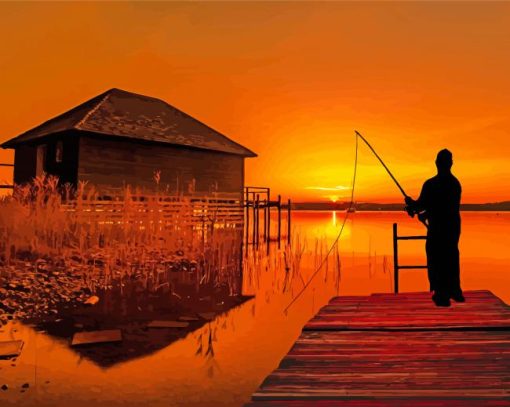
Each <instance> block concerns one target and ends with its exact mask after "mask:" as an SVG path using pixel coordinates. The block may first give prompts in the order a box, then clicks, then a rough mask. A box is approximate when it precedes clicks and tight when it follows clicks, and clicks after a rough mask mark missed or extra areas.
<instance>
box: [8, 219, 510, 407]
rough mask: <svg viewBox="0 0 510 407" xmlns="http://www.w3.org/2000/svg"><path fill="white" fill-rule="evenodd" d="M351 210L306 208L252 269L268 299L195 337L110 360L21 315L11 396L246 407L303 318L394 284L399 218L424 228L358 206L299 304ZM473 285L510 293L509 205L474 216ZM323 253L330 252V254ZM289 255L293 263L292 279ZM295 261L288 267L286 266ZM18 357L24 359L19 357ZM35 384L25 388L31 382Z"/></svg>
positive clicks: (421, 286)
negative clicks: (289, 248)
mask: <svg viewBox="0 0 510 407" xmlns="http://www.w3.org/2000/svg"><path fill="white" fill-rule="evenodd" d="M344 215H345V214H344V213H343V212H336V213H334V212H294V214H293V228H294V244H293V246H294V251H298V252H302V256H301V260H299V256H298V257H296V256H295V255H294V256H290V255H289V254H287V255H286V256H285V257H283V255H282V253H276V250H275V248H273V249H272V255H271V256H270V258H269V260H268V259H264V258H263V257H261V258H260V259H259V260H257V261H258V264H257V266H256V267H255V266H254V264H255V261H254V260H251V261H250V264H251V267H250V268H249V269H248V270H246V271H245V289H244V290H245V293H246V294H256V297H255V298H254V299H252V300H250V301H248V302H246V303H244V304H243V305H241V306H239V307H237V308H235V309H232V310H230V311H229V312H228V313H226V314H224V315H221V316H219V317H218V318H216V319H215V320H214V321H212V322H211V323H210V324H207V325H205V326H204V327H202V328H200V329H199V330H197V331H195V332H193V333H191V334H189V335H188V336H186V337H185V338H184V339H181V340H178V341H176V342H174V343H170V344H169V345H168V346H167V347H165V348H163V349H161V350H159V351H157V352H156V353H153V354H150V355H148V356H144V357H139V358H134V359H132V360H129V361H125V362H122V363H119V364H116V365H114V366H112V367H109V368H102V367H100V366H98V365H96V364H95V363H94V362H92V361H90V360H88V359H85V358H82V357H80V355H79V354H78V353H76V352H75V351H74V350H73V349H71V348H70V347H69V345H68V342H67V341H65V340H62V339H57V338H55V337H52V336H49V335H47V334H45V333H42V332H36V331H35V330H34V329H33V328H31V327H29V326H25V325H22V324H19V323H15V324H10V325H7V326H5V327H3V329H2V331H1V332H0V340H11V339H23V340H24V341H25V346H24V348H23V352H22V354H21V356H20V357H19V358H18V359H17V360H16V361H15V362H14V363H13V362H12V361H4V360H0V386H1V385H2V384H4V383H5V384H7V385H8V386H9V390H7V391H0V405H2V406H4V405H19V406H70V405H72V406H87V407H89V406H91V405H93V406H95V407H100V406H138V405H147V406H166V407H167V406H241V405H242V404H243V403H245V402H247V401H249V399H250V395H251V393H252V392H253V391H254V390H255V389H256V388H257V387H258V386H259V384H260V383H261V381H262V380H263V379H264V377H265V376H267V374H269V373H270V372H271V371H272V370H273V369H274V368H276V366H277V365H278V363H279V361H280V360H281V358H282V357H283V356H284V355H285V354H286V353H287V351H288V350H289V348H290V346H291V345H292V343H293V342H294V341H295V340H296V338H297V337H298V336H299V334H300V331H301V328H302V326H303V325H304V324H305V323H306V321H307V320H309V319H310V318H311V317H312V315H313V314H314V313H315V312H316V311H317V310H318V308H320V307H321V306H322V305H324V304H326V303H327V302H328V300H329V299H330V298H331V297H332V296H335V295H337V294H339V295H364V294H370V293H373V292H390V291H392V289H393V273H392V271H393V255H392V253H393V252H392V224H393V222H398V224H399V231H400V233H401V234H412V235H416V234H418V235H421V234H424V229H423V226H422V225H421V224H420V223H419V222H418V221H416V220H413V219H410V218H409V217H407V215H405V214H403V213H395V212H387V213H380V212H377V213H375V212H374V213H370V212H358V213H355V214H351V215H350V217H349V220H348V222H347V224H346V227H345V229H344V233H343V235H342V238H341V240H340V246H339V247H340V267H339V266H338V263H337V262H336V254H335V253H334V254H335V256H332V259H331V260H332V261H331V262H330V263H328V266H327V267H323V269H322V270H321V271H320V272H319V273H318V274H317V275H316V276H315V278H314V279H313V280H312V284H310V286H309V287H308V288H307V290H306V291H304V293H303V295H301V296H300V297H299V299H298V300H297V301H296V302H295V303H294V304H293V306H292V307H291V308H290V309H289V310H288V312H287V313H285V312H284V309H285V308H286V307H287V306H288V305H289V303H290V301H291V300H292V298H294V296H295V295H296V294H297V293H298V292H299V291H300V290H301V289H302V287H303V285H304V283H305V282H306V281H308V279H309V278H310V276H311V275H312V274H313V272H314V270H315V267H316V266H317V265H318V262H320V259H321V258H322V256H323V255H324V254H325V252H326V251H327V249H328V248H329V245H330V244H331V242H332V241H333V240H334V239H335V237H336V236H337V234H338V230H339V228H340V225H341V223H342V220H343V216H344ZM462 222H463V223H462V236H461V243H460V251H461V267H462V269H461V279H462V286H463V289H465V290H469V289H489V290H491V291H493V292H494V293H495V294H496V295H498V296H499V297H501V298H502V299H503V300H504V301H506V302H510V276H509V275H508V270H507V269H508V264H509V263H510V252H509V250H508V247H509V243H510V237H509V234H508V231H509V230H510V229H509V226H510V214H509V213H481V212H476V213H475V212H473V213H469V212H468V213H466V212H464V213H463V214H462ZM399 249H400V262H401V264H424V263H425V253H424V241H417V242H401V243H400V244H399ZM321 250H322V256H321ZM285 264H288V265H289V267H290V269H291V270H294V271H296V270H299V272H294V273H292V272H289V275H288V276H287V278H286V272H285ZM282 265H283V266H282ZM425 274H426V272H425V271H424V270H404V271H401V273H400V291H402V292H403V291H425V290H426V289H427V288H428V283H427V279H426V275H425ZM13 365H14V366H13ZM24 383H28V384H29V388H28V389H27V390H26V391H25V392H23V393H22V392H21V386H22V385H23V384H24Z"/></svg>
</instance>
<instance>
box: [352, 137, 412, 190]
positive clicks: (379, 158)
mask: <svg viewBox="0 0 510 407" xmlns="http://www.w3.org/2000/svg"><path fill="white" fill-rule="evenodd" d="M354 133H356V135H357V136H358V137H359V138H360V139H361V140H363V141H364V142H365V144H366V145H367V146H368V148H369V149H370V150H372V153H374V155H375V156H376V157H377V159H378V160H379V162H380V163H381V164H382V166H383V167H384V169H385V170H386V171H387V172H388V174H389V176H390V177H391V179H392V180H393V182H394V183H395V185H396V186H397V187H398V189H400V192H402V195H404V198H408V197H409V195H407V194H406V192H405V191H404V188H402V186H401V185H400V183H399V182H398V181H397V179H396V178H395V176H394V175H393V174H392V173H391V171H390V169H389V168H388V167H387V166H386V164H385V163H384V161H383V160H382V158H381V157H379V154H377V152H376V151H375V150H374V147H372V146H371V145H370V143H369V142H368V141H367V139H366V138H365V137H363V136H362V135H361V133H360V132H359V131H358V130H354Z"/></svg>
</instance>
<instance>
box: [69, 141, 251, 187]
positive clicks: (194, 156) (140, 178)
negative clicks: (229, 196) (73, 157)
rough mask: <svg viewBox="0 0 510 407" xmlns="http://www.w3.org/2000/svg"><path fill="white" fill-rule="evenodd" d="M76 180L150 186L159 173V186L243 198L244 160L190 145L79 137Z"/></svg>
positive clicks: (101, 183) (100, 183) (103, 184)
mask: <svg viewBox="0 0 510 407" xmlns="http://www.w3.org/2000/svg"><path fill="white" fill-rule="evenodd" d="M79 151H80V153H79V166H78V180H80V181H88V182H89V183H91V184H93V185H95V186H96V188H97V189H98V190H99V191H102V190H105V191H109V190H110V189H111V187H117V188H119V187H123V186H125V185H131V186H132V187H134V186H137V187H140V188H142V189H147V190H154V189H155V186H156V184H155V182H154V178H153V177H154V172H155V171H158V170H159V171H161V180H160V187H159V188H160V189H161V190H165V189H166V188H167V187H168V188H169V190H170V191H171V192H187V191H188V186H189V185H190V184H191V183H192V182H193V180H195V184H194V191H195V192H196V193H198V194H205V195H207V194H211V193H212V192H214V191H218V192H225V193H236V194H237V193H239V195H240V196H241V197H242V191H243V178H244V158H243V157H241V156H237V155H233V154H226V153H220V152H213V151H205V150H198V149H192V148H185V147H178V146H172V145H168V146H166V145H163V144H156V143H154V144H153V143H143V142H138V141H136V140H127V139H118V140H116V139H112V138H106V137H94V136H93V135H82V136H81V137H80V148H79Z"/></svg>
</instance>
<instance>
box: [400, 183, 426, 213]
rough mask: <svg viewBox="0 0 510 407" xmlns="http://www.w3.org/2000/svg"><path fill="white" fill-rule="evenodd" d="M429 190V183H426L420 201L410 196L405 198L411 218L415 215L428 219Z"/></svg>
mask: <svg viewBox="0 0 510 407" xmlns="http://www.w3.org/2000/svg"><path fill="white" fill-rule="evenodd" d="M428 190H429V188H428V183H427V182H425V183H424V184H423V187H422V188H421V192H420V196H419V197H418V199H416V200H414V199H413V198H411V197H410V196H406V197H405V203H406V212H407V213H408V214H409V216H411V217H412V216H414V215H415V214H418V215H419V216H422V217H423V216H425V218H426V210H427V198H428Z"/></svg>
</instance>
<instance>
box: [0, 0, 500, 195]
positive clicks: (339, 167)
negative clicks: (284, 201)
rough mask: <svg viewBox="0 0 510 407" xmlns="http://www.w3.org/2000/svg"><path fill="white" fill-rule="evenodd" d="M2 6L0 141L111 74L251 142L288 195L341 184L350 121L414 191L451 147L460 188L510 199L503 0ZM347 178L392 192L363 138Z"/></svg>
mask: <svg viewBox="0 0 510 407" xmlns="http://www.w3.org/2000/svg"><path fill="white" fill-rule="evenodd" d="M0 8H1V13H0V36H1V37H2V39H3V40H2V41H1V42H0V88H1V89H2V98H1V99H0V109H1V112H2V115H1V116H0V141H5V140H7V139H9V138H11V137H14V136H16V135H18V134H20V133H21V132H23V131H25V130H28V129H30V128H32V127H34V126H35V125H37V124H39V123H41V122H43V121H46V120H48V119H49V118H51V117H54V116H55V115H57V114H60V113H62V112H63V111H65V110H68V109H69V108H71V107H73V106H75V105H77V104H79V103H82V102H83V101H85V100H87V99H89V98H91V97H93V96H95V95H97V94H99V93H101V92H104V91H105V90H107V89H109V88H112V87H119V88H122V89H125V90H128V91H132V92H137V93H142V94H145V95H151V96H154V97H158V98H161V99H164V100H166V101H167V102H169V103H170V104H172V105H174V106H176V107H177V108H179V109H181V110H183V111H185V112H187V113H189V114H190V115H192V116H193V117H196V118H197V119H199V120H200V121H202V122H204V123H206V124H208V125H209V126H211V127H213V128H215V129H217V130H218V131H220V132H222V133H223V134H225V135H227V136H229V137H230V138H232V139H233V140H235V141H236V142H238V143H240V144H242V145H245V146H246V147H248V148H249V149H251V150H253V151H255V152H256V153H257V154H258V158H253V159H249V160H247V163H246V184H247V185H258V186H269V187H271V188H272V189H273V190H274V191H275V193H276V194H281V195H282V196H283V197H285V198H287V197H290V198H292V199H293V200H295V201H317V200H319V201H320V200H331V201H333V202H335V201H337V200H340V201H341V200H348V199H349V198H350V185H351V181H352V173H353V163H354V152H355V136H354V130H355V129H357V130H359V131H360V132H361V133H362V134H363V135H364V136H366V137H367V138H368V139H369V140H370V142H371V143H372V144H373V146H374V147H375V148H376V149H377V151H378V153H379V154H380V155H381V156H382V157H383V159H384V160H385V161H386V163H387V164H388V166H389V167H390V169H391V170H392V171H393V172H394V173H395V176H396V177H397V179H398V180H399V181H400V182H401V184H402V186H403V187H404V188H405V189H406V192H407V193H408V194H410V195H413V196H416V195H417V194H418V193H419V191H420V188H421V185H422V183H423V181H424V180H425V179H426V178H429V177H430V176H433V175H434V174H435V167H434V159H435V155H436V153H437V151H439V150H440V149H442V148H445V147H447V148H449V149H450V150H451V151H452V152H453V155H454V167H453V172H454V174H455V175H456V176H457V177H458V178H459V179H460V181H461V182H462V185H463V201H464V202H488V201H503V200H510V193H509V192H508V191H509V190H510V188H509V186H510V167H509V166H508V164H507V162H508V157H509V155H510V141H509V140H510V138H509V133H510V117H509V106H510V92H509V88H510V76H509V75H508V72H510V53H509V52H507V50H508V38H509V37H510V25H509V24H508V16H509V15H510V3H506V2H494V3H492V2H491V3H482V2H480V3H478V2H472V3H460V2H398V3H387V2H380V3H379V2H377V3H370V2H346V3H336V2H333V3H329V2H324V3H323V2H320V3H301V2H296V3H293V2H281V3H266V2H260V3H259V2H253V3H251V2H239V3H237V2H226V3H214V2H211V3H208V2H206V3H172V2H169V3H124V2H122V3H44V4H42V3H4V4H2V5H1V6H0ZM12 161H13V154H12V152H11V151H3V150H2V151H0V162H2V163H5V162H12ZM10 173H11V170H10V169H8V168H5V167H0V181H1V180H8V179H9V178H10V177H11V175H10ZM338 188H339V189H338ZM355 193H356V200H359V201H362V200H363V201H380V202H400V201H401V200H402V196H401V194H400V192H399V191H398V189H397V188H396V187H395V185H394V184H393V183H392V181H391V179H390V178H389V177H388V175H387V173H386V172H385V171H384V169H383V168H382V167H381V165H380V164H379V163H378V162H377V160H376V159H375V157H374V156H373V154H372V153H371V152H370V151H369V150H368V148H366V146H364V145H360V146H359V167H358V177H357V183H356V191H355Z"/></svg>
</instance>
